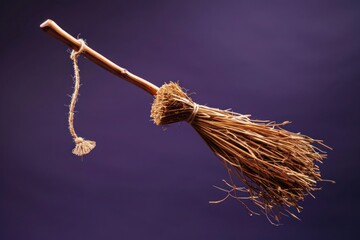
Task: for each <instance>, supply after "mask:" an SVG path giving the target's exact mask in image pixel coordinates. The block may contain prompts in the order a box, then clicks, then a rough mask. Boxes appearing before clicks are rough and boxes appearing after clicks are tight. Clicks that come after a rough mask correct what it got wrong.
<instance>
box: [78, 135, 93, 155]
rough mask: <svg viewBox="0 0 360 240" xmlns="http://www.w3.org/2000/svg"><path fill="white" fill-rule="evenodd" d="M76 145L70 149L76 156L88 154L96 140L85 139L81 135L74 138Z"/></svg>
mask: <svg viewBox="0 0 360 240" xmlns="http://www.w3.org/2000/svg"><path fill="white" fill-rule="evenodd" d="M74 142H75V144H76V146H75V147H74V149H73V150H72V153H73V154H75V155H77V156H83V155H85V154H88V153H89V152H90V151H91V150H93V149H94V148H95V146H96V142H94V141H90V140H85V139H84V138H82V137H77V138H75V139H74Z"/></svg>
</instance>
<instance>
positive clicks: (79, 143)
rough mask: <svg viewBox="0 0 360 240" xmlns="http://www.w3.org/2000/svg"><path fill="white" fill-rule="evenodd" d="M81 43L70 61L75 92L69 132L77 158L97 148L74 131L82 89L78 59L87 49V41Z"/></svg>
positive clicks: (71, 55) (71, 105) (70, 110)
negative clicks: (80, 89)
mask: <svg viewBox="0 0 360 240" xmlns="http://www.w3.org/2000/svg"><path fill="white" fill-rule="evenodd" d="M79 42H80V43H81V46H80V48H79V50H78V51H75V50H72V52H71V54H70V59H71V60H72V61H73V65H74V80H75V81H74V83H75V86H74V92H73V94H72V96H71V103H70V106H69V130H70V134H71V136H72V137H73V139H74V142H75V144H76V145H75V148H74V149H73V150H72V153H73V154H75V155H77V156H83V155H85V154H88V153H89V152H90V151H91V150H93V149H94V148H95V146H96V142H94V141H91V140H85V139H84V138H82V137H79V136H78V135H77V134H76V132H75V129H74V112H75V111H74V110H75V105H76V102H77V98H78V95H79V88H80V69H79V65H78V58H79V56H80V54H81V53H82V52H83V51H84V49H85V45H86V43H85V41H84V40H83V39H79Z"/></svg>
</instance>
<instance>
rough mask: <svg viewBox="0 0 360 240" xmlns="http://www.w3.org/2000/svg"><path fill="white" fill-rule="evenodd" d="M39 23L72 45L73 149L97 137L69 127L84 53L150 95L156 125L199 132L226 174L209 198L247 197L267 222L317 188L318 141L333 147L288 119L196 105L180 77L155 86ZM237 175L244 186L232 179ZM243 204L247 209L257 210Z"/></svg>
mask: <svg viewBox="0 0 360 240" xmlns="http://www.w3.org/2000/svg"><path fill="white" fill-rule="evenodd" d="M40 27H41V28H42V29H43V30H44V31H46V32H48V33H49V34H51V35H52V36H54V37H55V38H57V39H59V40H60V41H62V42H63V43H65V44H67V45H68V46H69V47H71V48H72V49H74V50H73V52H72V54H71V58H72V59H73V61H74V70H75V80H76V83H75V91H74V94H73V98H72V104H71V106H70V114H69V124H70V132H71V134H72V135H73V137H74V141H75V142H76V147H75V149H74V150H73V153H74V154H76V155H79V156H82V155H85V154H87V153H89V152H90V151H91V149H93V148H94V147H95V142H93V141H89V140H84V139H83V138H81V137H78V136H77V135H76V133H75V131H74V129H73V111H74V109H73V108H74V107H75V103H76V97H77V93H78V89H79V86H80V85H79V69H78V66H77V57H78V56H79V55H80V54H83V55H84V56H85V57H87V58H88V59H90V60H91V61H93V62H94V63H96V64H98V65H99V66H101V67H103V68H105V69H106V70H108V71H110V72H111V73H113V74H115V75H117V76H119V77H121V78H123V79H125V80H126V81H128V82H130V83H132V84H134V85H136V86H138V87H140V88H142V89H143V90H145V91H146V92H148V93H150V94H151V95H153V96H154V102H153V105H152V108H151V117H152V118H153V121H154V123H155V124H156V125H167V124H171V123H175V122H180V121H186V122H188V123H189V124H190V125H191V126H192V127H193V128H194V129H195V130H196V131H197V132H198V134H199V135H200V136H201V137H202V138H203V139H204V141H205V142H206V143H207V145H208V146H209V147H210V149H211V150H212V151H213V152H214V153H215V155H217V156H218V157H219V158H220V160H221V161H222V163H223V164H224V166H225V168H226V169H227V172H228V175H229V179H230V181H226V180H223V181H224V183H225V185H226V187H227V189H224V188H219V189H221V190H223V191H225V192H226V196H225V198H223V199H221V200H219V201H211V203H219V202H222V201H224V200H225V199H227V198H229V197H232V198H235V199H236V200H238V201H239V202H241V203H243V200H245V199H248V200H251V201H252V202H253V203H254V204H255V205H256V206H258V207H259V208H260V209H261V211H262V212H263V213H264V214H265V215H266V216H267V217H268V219H269V220H270V222H272V220H275V221H276V222H279V221H280V218H279V217H280V216H281V215H287V214H286V213H288V214H290V216H292V217H294V218H297V216H296V215H295V214H294V213H292V212H291V210H296V211H297V212H300V211H301V210H302V207H301V206H300V205H299V201H303V200H304V197H305V196H306V195H311V196H313V195H312V193H311V192H312V191H315V190H319V189H320V188H318V187H317V183H318V182H321V181H326V180H324V179H322V178H321V175H320V170H319V167H318V165H316V164H317V162H319V163H321V162H322V160H323V159H325V158H326V156H327V155H326V152H324V151H322V150H321V149H320V148H319V147H320V146H323V147H326V148H329V149H331V148H330V147H328V146H326V145H325V144H324V143H323V141H321V140H315V139H313V138H311V137H308V136H305V135H302V134H300V133H292V132H289V131H287V130H285V129H283V126H284V125H286V124H288V123H289V122H288V121H285V122H283V123H274V122H271V121H260V120H252V119H250V118H249V117H250V115H242V114H239V113H235V112H232V111H230V110H220V109H217V108H211V107H207V106H204V105H199V104H197V103H195V102H193V101H192V99H191V98H190V97H189V96H188V95H187V94H186V92H184V91H183V89H182V88H181V87H180V86H179V84H178V83H175V82H170V83H166V84H164V85H163V86H161V87H160V88H158V87H157V86H155V85H154V84H152V83H150V82H148V81H146V80H145V79H143V78H140V77H138V76H136V75H134V74H132V73H130V72H129V71H127V70H126V69H124V68H122V67H119V66H118V65H116V64H115V63H113V62H111V61H110V60H108V59H107V58H105V57H104V56H102V55H101V54H99V53H98V52H96V51H94V50H93V49H91V48H90V47H89V46H87V45H86V44H85V42H84V41H82V40H79V39H75V38H74V37H72V36H71V35H69V34H68V33H66V32H65V31H64V30H62V29H61V28H60V27H59V26H58V25H57V24H56V23H55V22H54V21H52V20H46V21H45V22H44V23H42V24H41V25H40ZM76 85H78V86H76ZM74 99H75V100H74ZM71 107H72V110H71ZM71 115H72V116H71ZM315 145H316V146H315ZM317 146H318V147H317ZM237 180H239V181H240V182H241V183H242V185H243V187H239V186H238V184H236V183H235V182H236V181H237ZM243 204H244V203H243ZM244 205H245V204H244ZM245 206H246V205H245ZM246 208H247V209H248V210H249V211H250V213H255V212H253V211H252V210H250V209H249V208H248V207H247V206H246Z"/></svg>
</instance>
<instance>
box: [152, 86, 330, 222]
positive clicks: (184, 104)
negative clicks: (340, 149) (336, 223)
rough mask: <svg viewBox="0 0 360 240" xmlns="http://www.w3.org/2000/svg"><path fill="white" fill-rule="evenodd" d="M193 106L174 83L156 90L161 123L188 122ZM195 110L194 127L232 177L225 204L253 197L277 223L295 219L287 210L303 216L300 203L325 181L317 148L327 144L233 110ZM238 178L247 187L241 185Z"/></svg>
mask: <svg viewBox="0 0 360 240" xmlns="http://www.w3.org/2000/svg"><path fill="white" fill-rule="evenodd" d="M194 105H195V103H194V102H193V101H192V100H191V98H190V97H189V96H187V94H186V93H184V92H183V91H182V89H181V88H180V86H179V85H178V84H177V83H173V82H171V83H169V84H164V85H163V86H162V87H161V88H160V90H159V91H158V93H157V95H156V97H155V100H154V103H153V106H152V109H151V117H152V118H153V120H154V122H155V124H157V125H164V124H170V123H174V122H179V121H187V120H188V119H189V118H191V115H192V114H193V109H194ZM197 108H198V109H197V112H196V116H193V117H192V122H191V125H192V127H193V128H194V129H195V130H196V131H197V132H198V133H199V134H200V136H201V137H202V138H203V139H204V140H205V142H206V143H207V145H208V146H209V147H210V148H211V150H212V151H213V152H214V153H215V154H216V155H217V156H218V157H219V158H220V159H221V160H222V162H223V164H224V165H225V167H226V169H227V170H228V173H229V177H230V183H228V182H226V181H225V180H224V182H225V183H226V185H227V186H228V188H229V189H227V190H224V189H222V190H224V191H226V192H227V196H226V197H225V198H224V199H223V200H225V199H226V198H228V197H234V198H235V199H237V200H239V201H241V202H242V200H243V199H249V200H251V201H252V202H254V203H255V205H257V206H259V207H260V208H261V209H262V210H263V213H264V214H266V216H267V217H270V218H272V219H274V220H275V221H277V222H278V221H279V216H280V215H281V214H284V213H289V214H290V215H291V216H293V217H295V218H297V217H296V216H295V215H294V214H293V213H291V212H290V211H289V210H291V208H294V209H296V210H297V211H298V212H300V210H301V209H302V208H301V206H300V205H299V203H298V202H299V201H302V200H304V197H305V196H306V195H308V194H309V195H312V194H311V192H312V191H314V190H318V189H319V188H317V187H316V184H317V182H319V181H323V180H322V178H321V176H320V170H319V167H318V166H317V165H316V162H321V161H322V160H323V159H324V158H326V154H325V152H323V151H321V150H320V149H318V148H317V147H315V146H314V145H313V144H320V145H322V146H325V147H327V146H326V145H324V144H323V143H322V141H321V140H314V139H312V138H310V137H308V136H305V135H302V134H300V133H292V132H289V131H287V130H285V129H283V128H282V126H283V125H285V124H287V123H289V122H283V123H281V124H276V123H274V122H270V121H259V120H251V119H250V118H249V115H242V114H238V113H234V112H231V111H229V110H220V109H216V108H210V107H207V106H203V105H198V107H197ZM234 177H235V178H234ZM236 179H239V180H240V181H241V182H242V183H243V184H244V186H245V187H238V186H237V185H236V184H235V181H236ZM239 194H242V195H239ZM223 200H220V201H215V202H213V203H216V202H222V201H223Z"/></svg>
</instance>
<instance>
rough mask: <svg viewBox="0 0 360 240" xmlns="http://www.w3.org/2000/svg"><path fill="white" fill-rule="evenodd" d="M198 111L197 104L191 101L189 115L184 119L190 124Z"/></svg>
mask: <svg viewBox="0 0 360 240" xmlns="http://www.w3.org/2000/svg"><path fill="white" fill-rule="evenodd" d="M198 111H199V104H197V103H193V110H192V112H191V114H190V115H189V118H188V119H187V120H186V121H187V122H188V123H189V124H190V125H191V124H192V122H193V121H194V119H195V117H196V114H197V113H198Z"/></svg>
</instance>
